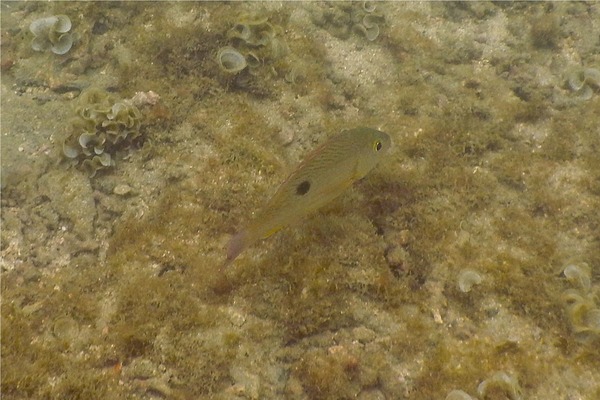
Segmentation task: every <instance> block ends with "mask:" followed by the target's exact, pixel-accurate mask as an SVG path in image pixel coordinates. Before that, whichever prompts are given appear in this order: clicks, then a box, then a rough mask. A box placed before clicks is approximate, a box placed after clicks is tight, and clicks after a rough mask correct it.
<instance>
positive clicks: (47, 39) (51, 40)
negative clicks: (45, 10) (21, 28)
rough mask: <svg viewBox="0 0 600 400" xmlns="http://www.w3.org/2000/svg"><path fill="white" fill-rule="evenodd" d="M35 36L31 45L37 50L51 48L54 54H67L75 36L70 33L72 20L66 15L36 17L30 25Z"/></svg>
mask: <svg viewBox="0 0 600 400" xmlns="http://www.w3.org/2000/svg"><path fill="white" fill-rule="evenodd" d="M29 30H30V31H31V33H33V35H34V38H33V40H32V42H31V47H32V48H33V49H34V50H36V51H46V50H50V51H52V52H53V53H54V54H65V53H67V52H68V51H69V50H70V49H71V47H72V46H73V42H74V40H75V36H74V35H73V34H72V33H69V31H70V30H71V20H70V19H69V17H68V16H66V15H53V16H51V17H46V18H40V19H36V20H35V21H33V22H32V23H31V24H30V25H29Z"/></svg>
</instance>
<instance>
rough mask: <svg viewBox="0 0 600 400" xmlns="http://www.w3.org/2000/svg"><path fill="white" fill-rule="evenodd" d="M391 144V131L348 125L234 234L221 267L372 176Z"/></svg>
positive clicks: (307, 159) (316, 152) (301, 167)
mask: <svg viewBox="0 0 600 400" xmlns="http://www.w3.org/2000/svg"><path fill="white" fill-rule="evenodd" d="M390 146H391V140H390V137H389V135H388V134H387V133H384V132H380V131H378V130H375V129H371V128H356V129H350V130H346V131H342V132H341V133H339V134H337V135H335V136H333V137H331V138H330V139H329V140H327V141H326V142H325V143H323V144H322V145H321V146H319V147H318V148H316V149H315V150H314V151H313V152H312V153H310V154H309V155H308V156H307V157H306V159H305V160H304V161H303V162H301V163H300V165H298V167H297V168H296V170H295V171H294V172H292V174H291V175H290V176H289V177H288V178H287V179H286V180H285V181H284V182H283V183H282V184H281V186H280V187H279V189H277V192H276V193H275V194H274V195H273V197H272V198H271V199H270V200H269V202H268V203H267V205H266V206H265V207H264V209H263V210H262V211H261V212H259V213H258V214H257V215H256V216H255V218H254V219H253V220H252V221H251V222H250V223H249V225H248V226H247V227H246V228H245V229H243V230H242V231H240V232H238V233H236V234H235V235H233V237H232V238H231V240H230V242H229V246H228V248H227V259H226V260H225V263H224V264H223V267H226V266H227V265H229V264H230V263H231V262H232V261H233V260H234V259H235V258H236V257H237V256H238V255H239V254H240V253H241V252H242V251H244V250H245V249H246V248H248V247H250V246H252V245H253V244H254V243H256V242H257V241H258V240H260V239H266V238H268V237H269V236H271V235H272V234H274V233H275V232H277V231H279V230H280V229H281V228H283V227H285V226H287V225H291V224H293V223H295V222H298V221H299V220H301V219H303V218H304V217H306V216H307V215H308V214H311V213H313V212H315V211H316V210H318V209H319V208H321V207H322V206H324V205H325V204H327V203H329V202H330V201H331V200H333V199H334V198H336V197H338V196H339V195H340V194H342V192H343V191H344V190H346V189H347V188H348V187H349V186H350V185H352V183H354V182H355V181H357V180H359V179H361V178H363V177H364V176H365V175H366V174H368V173H369V171H371V170H372V169H373V168H374V167H375V166H376V165H377V163H378V162H379V160H380V159H381V157H382V156H383V155H384V154H385V153H386V152H387V150H388V149H389V148H390Z"/></svg>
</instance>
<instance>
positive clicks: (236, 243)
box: [221, 230, 250, 268]
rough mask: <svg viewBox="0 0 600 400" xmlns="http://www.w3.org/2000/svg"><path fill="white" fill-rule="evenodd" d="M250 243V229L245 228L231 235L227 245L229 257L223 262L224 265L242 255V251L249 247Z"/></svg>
mask: <svg viewBox="0 0 600 400" xmlns="http://www.w3.org/2000/svg"><path fill="white" fill-rule="evenodd" d="M249 245H250V243H248V231H247V230H243V231H240V232H238V233H236V234H235V235H233V236H232V237H231V239H230V240H229V244H228V245H227V258H226V259H225V263H223V267H221V268H225V267H227V266H228V265H229V264H231V263H232V262H233V260H235V259H236V258H237V256H239V255H240V253H241V252H242V251H244V249H245V248H246V247H248V246H249Z"/></svg>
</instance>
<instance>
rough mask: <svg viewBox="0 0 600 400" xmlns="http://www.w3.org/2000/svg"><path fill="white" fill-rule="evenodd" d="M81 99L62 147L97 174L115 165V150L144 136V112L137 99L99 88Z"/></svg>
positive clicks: (72, 158) (78, 163) (67, 156)
mask: <svg viewBox="0 0 600 400" xmlns="http://www.w3.org/2000/svg"><path fill="white" fill-rule="evenodd" d="M80 100H81V105H80V106H79V107H78V108H77V117H76V118H74V119H73V120H72V121H71V131H70V134H69V135H68V137H67V138H66V139H65V140H64V141H63V148H62V150H63V155H64V156H65V157H66V158H68V159H70V160H72V163H73V164H75V165H80V166H81V167H82V168H83V169H84V170H86V171H87V172H88V173H89V175H90V177H93V176H94V175H96V172H97V171H98V170H100V169H103V168H108V167H111V166H114V165H115V162H114V155H115V153H116V152H117V151H119V150H122V149H124V148H127V147H128V146H130V145H131V144H132V142H133V141H134V140H136V139H137V138H138V137H139V136H140V135H141V121H142V113H141V112H140V110H139V109H138V108H137V107H136V106H135V104H134V103H133V101H131V100H122V99H117V98H116V97H115V96H113V95H111V94H110V93H107V92H105V91H103V90H99V89H89V90H87V91H86V92H84V94H82V96H81V99H80Z"/></svg>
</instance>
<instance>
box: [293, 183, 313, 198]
mask: <svg viewBox="0 0 600 400" xmlns="http://www.w3.org/2000/svg"><path fill="white" fill-rule="evenodd" d="M309 190H310V182H309V181H302V182H300V184H299V185H298V186H296V194H297V195H300V196H303V195H305V194H306V193H308V191H309Z"/></svg>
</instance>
